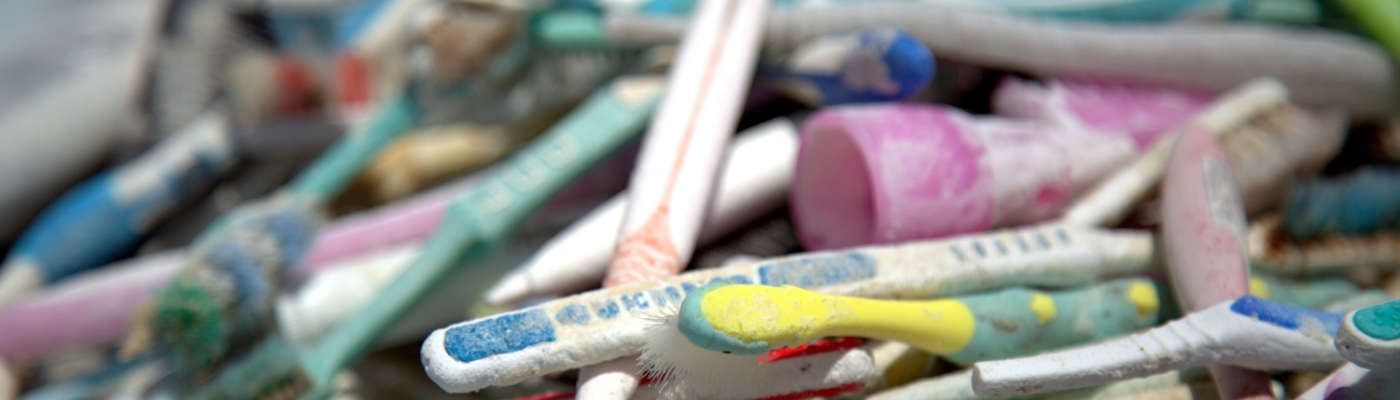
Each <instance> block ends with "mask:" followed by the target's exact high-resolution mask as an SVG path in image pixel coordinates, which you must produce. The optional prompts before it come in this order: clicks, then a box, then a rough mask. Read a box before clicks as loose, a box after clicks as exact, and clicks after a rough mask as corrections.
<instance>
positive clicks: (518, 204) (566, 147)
mask: <svg viewBox="0 0 1400 400" xmlns="http://www.w3.org/2000/svg"><path fill="white" fill-rule="evenodd" d="M662 92H663V81H662V79H661V78H659V77H655V76H633V77H625V78H621V79H618V80H616V81H614V82H613V83H611V84H609V85H608V86H606V87H605V89H604V90H603V91H601V92H599V93H596V94H594V95H593V96H591V97H590V98H589V99H588V100H586V101H585V102H584V103H583V104H582V105H580V106H579V108H577V109H575V110H574V111H573V112H571V113H569V115H568V116H566V117H564V119H562V120H561V121H560V122H559V123H558V124H556V125H555V126H554V127H552V128H550V129H549V130H548V131H547V132H546V133H545V134H544V135H542V136H541V137H540V138H538V139H536V140H535V141H533V142H531V143H530V144H529V145H527V146H526V147H525V148H523V149H522V150H521V151H520V152H518V153H516V154H515V155H514V156H512V157H511V158H510V159H508V160H507V161H506V162H505V164H503V165H502V166H500V167H499V168H496V169H493V170H492V171H493V173H492V176H491V177H490V178H488V179H486V180H485V181H484V182H483V183H482V184H481V185H479V186H476V187H474V188H472V189H471V190H470V191H468V192H466V193H464V194H462V195H460V196H459V197H457V198H456V199H455V200H453V202H452V205H450V206H449V207H448V209H447V212H446V214H445V216H444V217H443V222H442V223H440V224H439V226H438V228H437V231H436V232H435V233H434V234H433V236H432V238H430V239H429V240H428V242H427V243H426V244H424V248H423V250H422V252H421V254H420V255H419V256H418V257H417V258H416V259H415V260H414V262H413V263H412V264H411V265H410V266H409V267H408V269H407V270H405V271H404V272H402V273H401V274H400V275H399V277H398V278H396V279H395V280H394V281H393V282H391V283H389V285H388V286H387V287H385V288H384V289H382V290H380V291H379V293H378V294H377V295H376V296H375V297H374V300H372V301H371V302H369V303H368V306H367V307H366V308H365V309H363V310H361V311H359V312H357V313H356V314H355V315H354V316H353V317H351V318H350V319H349V320H348V321H346V322H345V323H343V324H341V325H340V326H339V327H338V328H336V329H335V330H334V331H332V332H330V333H329V334H327V335H326V336H324V337H323V338H322V339H321V340H319V341H318V342H317V343H316V344H314V345H310V346H304V347H301V348H298V347H297V346H295V345H293V344H291V343H290V342H289V341H287V340H285V339H283V338H280V337H273V338H269V339H267V340H264V341H263V343H262V344H260V345H259V346H258V348H257V349H256V350H254V352H253V353H252V354H250V355H249V356H247V357H245V358H244V359H243V360H240V361H239V362H237V363H236V364H233V365H230V366H229V367H227V368H225V369H224V371H223V372H222V373H221V374H220V375H219V376H218V377H217V378H216V379H215V380H214V381H213V382H211V383H209V384H207V385H205V386H204V387H203V388H201V390H200V391H199V392H197V393H195V394H194V396H193V398H201V399H251V398H259V397H262V396H264V395H269V394H271V393H283V394H288V393H290V394H292V395H293V396H297V397H302V398H325V397H326V396H329V394H330V390H331V383H332V381H333V379H334V377H335V375H336V374H337V373H339V372H340V371H341V370H342V369H344V368H346V367H349V366H350V364H351V363H353V362H354V361H355V360H357V359H359V358H360V357H361V356H362V355H363V354H364V353H365V352H366V351H368V350H369V346H370V345H371V344H372V343H373V342H374V340H375V339H376V338H377V337H378V336H379V334H380V333H382V332H383V331H384V330H385V329H387V328H388V327H389V326H390V325H391V324H393V323H394V321H396V320H397V319H398V318H399V317H400V316H401V315H402V314H403V313H405V312H406V311H407V310H408V309H409V308H410V307H412V306H413V305H414V304H416V303H417V302H418V301H419V300H420V299H421V298H422V297H423V296H426V295H427V294H428V290H429V289H431V288H432V287H433V286H434V285H435V284H436V283H438V282H439V281H441V280H442V278H443V277H444V276H445V275H446V274H448V273H450V272H452V271H453V270H454V269H455V268H456V267H458V266H459V265H461V264H462V263H463V262H468V261H471V260H474V259H479V258H480V257H484V256H486V255H488V254H490V253H491V252H492V251H493V250H495V249H496V248H498V247H499V246H501V243H502V242H503V241H505V240H507V239H508V238H509V237H510V234H511V233H512V232H513V231H514V230H515V228H516V227H517V226H518V225H519V223H520V221H521V220H523V219H524V218H525V217H527V216H528V215H529V214H530V213H531V212H532V211H534V210H535V209H536V208H538V207H539V206H540V205H542V204H544V202H545V201H546V200H547V199H548V198H549V197H550V196H551V195H553V194H554V193H555V192H557V191H558V190H560V189H561V188H563V187H564V186H566V185H567V184H568V183H569V182H570V181H571V180H572V179H573V178H574V177H576V176H578V175H579V174H581V173H582V172H583V171H584V170H585V169H586V168H587V167H588V166H590V165H592V164H595V163H596V162H598V161H600V160H602V159H603V158H604V156H606V155H607V154H609V153H611V152H612V151H614V150H616V149H617V148H619V147H621V146H622V144H623V143H625V142H626V141H627V140H628V139H630V138H631V137H632V136H633V135H634V134H635V133H637V132H638V131H639V130H640V128H641V126H642V125H643V123H644V122H645V121H646V119H647V118H648V117H649V116H650V115H651V114H652V111H653V110H654V108H655V105H656V103H657V100H658V99H659V97H660V94H661V93H662ZM521 322H528V321H521ZM497 344H503V343H497Z"/></svg>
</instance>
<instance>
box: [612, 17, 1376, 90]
mask: <svg viewBox="0 0 1400 400" xmlns="http://www.w3.org/2000/svg"><path fill="white" fill-rule="evenodd" d="M606 25H607V36H608V38H609V40H611V41H617V42H630V43H641V42H646V43H667V42H674V41H675V39H676V38H677V37H678V33H679V32H680V31H681V30H683V29H684V25H685V22H684V21H683V20H675V19H669V20H662V19H657V18H653V17H647V16H642V15H616V16H609V17H608V20H607V21H606ZM874 27H894V28H898V29H901V30H904V31H905V32H908V33H909V34H910V35H912V36H914V37H915V38H918V39H919V40H920V41H922V42H923V43H924V44H925V45H927V46H928V47H929V49H931V50H932V51H933V53H934V54H937V55H938V57H939V58H940V59H945V60H951V61H958V62H961V63H966V64H970V65H975V66H981V67H991V68H999V69H1006V70H1012V71H1021V72H1026V73H1030V74H1033V75H1037V76H1109V77H1114V78H1115V79H1121V80H1125V81H1134V82H1141V83H1146V84H1160V85H1172V86H1182V87H1189V88H1194V89H1199V90H1206V91H1225V90H1229V89H1230V88H1233V87H1236V86H1238V85H1241V84H1243V83H1245V82H1247V81H1249V80H1251V79H1254V78H1256V77H1260V76H1272V77H1276V78H1278V79H1279V80H1281V81H1283V82H1284V83H1286V84H1287V85H1288V86H1289V87H1291V88H1292V89H1293V91H1294V93H1293V94H1294V97H1295V99H1296V100H1297V101H1299V102H1301V103H1305V104H1329V105H1338V106H1341V107H1344V108H1345V109H1347V110H1348V111H1350V112H1351V113H1353V114H1354V115H1356V116H1357V117H1360V118H1372V117H1384V116H1394V115H1396V110H1397V108H1396V106H1397V104H1400V89H1397V88H1400V86H1397V83H1398V82H1397V78H1396V74H1395V71H1396V67H1395V63H1394V61H1393V60H1392V59H1391V58H1390V57H1389V56H1388V55H1387V54H1386V52H1385V50H1384V49H1382V48H1381V47H1380V46H1377V45H1375V44H1374V43H1372V42H1370V41H1367V40H1365V39H1363V38H1358V37H1354V36H1353V35H1348V34H1344V33H1341V32H1333V31H1330V30H1326V29H1318V28H1292V27H1277V26H1264V25H1254V24H1221V25H1210V26H1205V25H1200V24H1149V25H1145V24H1112V23H1102V22H1091V21H1045V20H1042V19H1036V18H1031V17H1027V16H1015V15H997V14H988V13H980V12H975V11H967V10H957V9H951V8H948V7H941V6H939V5H936V4H927V3H918V2H876V3H868V4H867V3H863V4H838V5H831V6H827V7H807V8H789V9H779V10H777V11H775V12H774V13H773V15H771V16H770V17H769V18H768V21H767V26H766V29H767V30H768V32H770V34H769V35H766V36H765V38H764V39H765V41H766V43H767V44H769V45H774V46H783V45H789V46H790V45H791V44H794V43H801V42H803V41H806V40H810V39H811V38H815V37H818V36H821V35H825V34H829V33H833V32H850V31H856V30H860V29H864V28H874ZM1201 71H1211V73H1208V74H1207V73H1202V72H1201Z"/></svg>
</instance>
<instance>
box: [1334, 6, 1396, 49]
mask: <svg viewBox="0 0 1400 400" xmlns="http://www.w3.org/2000/svg"><path fill="white" fill-rule="evenodd" d="M1337 3H1338V4H1340V5H1341V6H1342V8H1345V9H1346V10H1347V13H1349V14H1351V17H1352V18H1353V19H1356V21H1357V22H1360V23H1361V25H1362V26H1365V27H1366V30H1367V31H1370V32H1371V36H1372V37H1375V38H1376V40H1377V41H1379V42H1381V45H1382V46H1385V48H1386V50H1387V51H1389V52H1390V58H1392V59H1394V60H1395V61H1396V63H1400V1H1396V0H1337Z"/></svg>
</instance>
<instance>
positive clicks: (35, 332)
mask: <svg viewBox="0 0 1400 400" xmlns="http://www.w3.org/2000/svg"><path fill="white" fill-rule="evenodd" d="M184 259H185V254H184V252H182V251H170V252H164V253H159V254H155V255H151V256H146V257H141V258H138V259H133V260H130V261H126V262H122V263H118V264H116V265H112V266H110V267H107V268H101V269H97V270H94V271H92V272H88V273H85V274H82V275H79V276H75V277H73V278H71V279H67V280H64V281H63V283H62V284H61V286H59V288H54V289H48V290H45V291H42V292H38V293H33V294H30V295H27V296H25V297H24V298H22V299H20V300H19V301H17V302H15V303H12V304H11V305H10V306H9V307H7V308H5V309H4V310H3V312H0V358H4V359H6V360H9V361H32V360H37V359H39V358H40V357H43V356H45V355H48V354H51V353H53V352H54V351H58V350H61V349H63V348H64V347H68V346H82V345H94V344H101V343H112V342H115V341H117V340H119V339H120V338H121V337H122V336H123V335H125V334H126V329H127V325H128V322H129V320H130V318H131V313H132V311H133V310H135V309H136V308H137V307H139V306H140V305H141V304H144V303H145V302H146V301H148V300H150V298H151V295H150V294H151V293H154V292H155V291H156V290H157V289H160V288H163V287H165V283H166V281H168V280H170V277H172V276H175V272H176V271H178V270H179V268H180V263H181V262H182V261H184Z"/></svg>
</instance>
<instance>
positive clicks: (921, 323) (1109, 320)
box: [642, 280, 1159, 399]
mask: <svg viewBox="0 0 1400 400" xmlns="http://www.w3.org/2000/svg"><path fill="white" fill-rule="evenodd" d="M1158 305H1159V300H1158V297H1157V290H1156V288H1155V287H1154V286H1153V285H1152V283H1151V282H1150V281H1146V280H1130V281H1118V282H1112V283H1107V284H1101V285H1096V286H1093V287H1090V288H1089V289H1084V290H1076V291H1069V292H1061V293H1052V294H1046V293H1043V292H1037V291H1029V290H1020V289H1013V290H1006V291H1001V292H999V293H995V294H986V295H976V296H967V297H962V298H956V299H938V300H928V301H882V300H869V299H862V298H855V297H841V296H826V295H818V294H814V293H811V292H808V291H805V290H802V289H799V288H796V287H792V286H783V287H781V288H775V287H771V286H762V285H732V284H730V283H729V282H716V283H711V284H708V285H705V286H703V287H700V288H699V289H697V290H695V291H692V292H690V293H689V294H687V295H686V298H685V300H684V301H683V302H682V303H681V306H680V309H679V312H678V313H668V314H666V315H665V316H664V318H662V319H659V320H657V321H655V322H654V323H653V324H652V325H651V326H649V327H647V335H648V338H647V343H646V345H645V346H644V347H643V348H642V362H643V363H644V364H646V370H647V375H648V376H651V377H653V378H656V379H660V380H662V381H663V382H665V385H672V386H674V387H675V388H676V389H675V390H676V391H677V392H678V393H680V394H681V396H680V397H693V398H726V399H728V398H733V399H739V398H743V397H739V396H733V395H732V390H733V389H732V388H731V386H730V385H729V384H728V383H727V382H729V380H727V379H725V377H727V376H735V375H739V376H742V375H745V374H749V373H750V372H745V371H748V370H761V369H762V368H761V367H760V368H754V367H752V366H753V365H755V364H758V363H760V361H761V360H763V359H764V358H766V357H769V356H766V354H768V353H769V352H770V351H772V350H777V349H781V348H784V347H792V346H799V345H802V344H803V343H806V342H809V341H811V340H813V339H819V338H825V337H831V336H858V337H867V338H875V339H884V340H896V341H900V342H903V343H907V344H909V345H911V346H913V347H916V348H919V349H921V350H923V351H926V352H929V353H932V354H937V355H941V356H943V357H944V358H946V359H948V360H950V361H952V362H954V363H956V364H962V365H966V364H971V363H972V362H974V361H978V360H985V359H997V358H1004V357H1008V356H1012V355H1017V354H1025V353H1028V352H1035V351H1037V350H1043V349H1049V348H1055V347H1059V346H1063V345H1067V344H1073V343H1080V342H1092V341H1098V340H1101V339H1105V338H1109V337H1114V336H1118V335H1122V334H1125V333H1127V332H1132V331H1135V330H1138V329H1142V328H1145V327H1148V326H1151V325H1153V324H1154V323H1155V322H1156V321H1157V307H1158ZM745 366H749V367H747V368H745ZM711 392H714V393H711ZM687 395H688V396H687Z"/></svg>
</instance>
